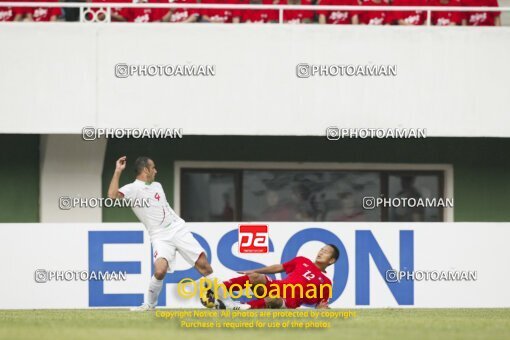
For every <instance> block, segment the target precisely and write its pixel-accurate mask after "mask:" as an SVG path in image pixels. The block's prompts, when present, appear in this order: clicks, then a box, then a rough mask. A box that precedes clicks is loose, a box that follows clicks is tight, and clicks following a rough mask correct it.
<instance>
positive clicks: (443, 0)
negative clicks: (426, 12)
mask: <svg viewBox="0 0 510 340" xmlns="http://www.w3.org/2000/svg"><path fill="white" fill-rule="evenodd" d="M429 5H430V6H438V7H440V6H446V7H458V6H462V3H461V2H460V0H429ZM431 21H432V25H436V26H455V25H463V24H464V25H465V21H466V19H465V15H464V13H463V12H432V20H431Z"/></svg>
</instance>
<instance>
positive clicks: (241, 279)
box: [223, 275, 250, 292]
mask: <svg viewBox="0 0 510 340" xmlns="http://www.w3.org/2000/svg"><path fill="white" fill-rule="evenodd" d="M246 282H250V278H249V277H248V275H243V276H239V277H234V278H232V279H230V280H227V281H223V284H224V285H225V287H227V290H230V287H231V286H232V285H233V284H236V283H237V284H240V285H241V286H242V287H244V285H245V284H246ZM238 290H239V286H235V287H233V288H232V291H233V292H235V291H238Z"/></svg>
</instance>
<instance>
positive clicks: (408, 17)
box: [388, 0, 427, 25]
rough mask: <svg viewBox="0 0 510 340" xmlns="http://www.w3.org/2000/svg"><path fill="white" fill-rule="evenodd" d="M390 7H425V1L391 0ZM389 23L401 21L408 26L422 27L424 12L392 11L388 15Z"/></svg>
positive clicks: (425, 13) (424, 18)
mask: <svg viewBox="0 0 510 340" xmlns="http://www.w3.org/2000/svg"><path fill="white" fill-rule="evenodd" d="M392 6H427V0H393V3H392ZM388 16H389V17H390V18H389V20H388V21H389V22H392V21H397V22H398V20H403V21H404V22H405V23H406V24H408V25H423V24H424V23H425V20H427V12H426V11H394V12H390V13H388Z"/></svg>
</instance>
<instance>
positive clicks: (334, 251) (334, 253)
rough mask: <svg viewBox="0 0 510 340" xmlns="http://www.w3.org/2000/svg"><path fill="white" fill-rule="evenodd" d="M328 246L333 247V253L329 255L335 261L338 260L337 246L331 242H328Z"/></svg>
mask: <svg viewBox="0 0 510 340" xmlns="http://www.w3.org/2000/svg"><path fill="white" fill-rule="evenodd" d="M328 246H330V247H331V248H333V255H332V256H331V257H332V258H334V259H335V261H336V260H338V258H339V257H340V250H338V247H337V246H335V245H334V244H331V243H329V244H328Z"/></svg>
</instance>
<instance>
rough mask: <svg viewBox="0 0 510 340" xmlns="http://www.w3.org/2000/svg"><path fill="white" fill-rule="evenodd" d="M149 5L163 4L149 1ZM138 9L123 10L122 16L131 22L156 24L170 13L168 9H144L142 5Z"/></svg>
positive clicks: (154, 0)
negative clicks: (155, 22)
mask: <svg viewBox="0 0 510 340" xmlns="http://www.w3.org/2000/svg"><path fill="white" fill-rule="evenodd" d="M148 2H149V3H161V1H159V0H149V1H148ZM139 6H140V7H139V8H138V7H131V8H122V9H121V10H120V15H121V16H122V17H123V18H124V19H126V20H127V21H129V22H154V21H159V20H161V18H162V17H163V16H164V15H165V14H166V13H168V9H163V10H162V9H160V8H143V4H142V3H140V4H139Z"/></svg>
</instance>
